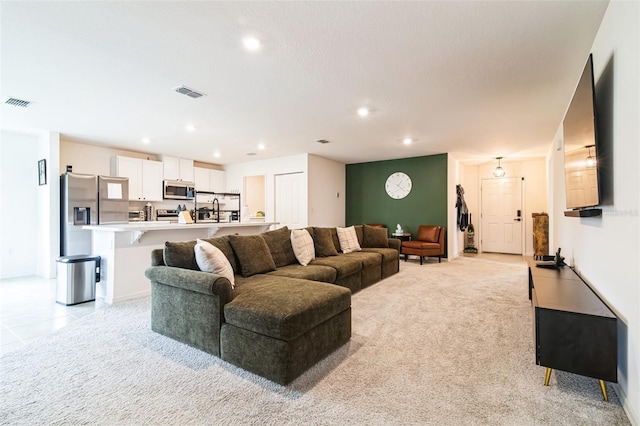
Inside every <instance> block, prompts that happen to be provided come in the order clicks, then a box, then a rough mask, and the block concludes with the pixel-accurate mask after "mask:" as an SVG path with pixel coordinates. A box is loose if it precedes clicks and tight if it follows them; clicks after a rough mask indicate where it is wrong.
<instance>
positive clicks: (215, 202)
mask: <svg viewBox="0 0 640 426" xmlns="http://www.w3.org/2000/svg"><path fill="white" fill-rule="evenodd" d="M213 216H214V217H215V218H216V222H220V201H218V199H217V198H214V199H213Z"/></svg>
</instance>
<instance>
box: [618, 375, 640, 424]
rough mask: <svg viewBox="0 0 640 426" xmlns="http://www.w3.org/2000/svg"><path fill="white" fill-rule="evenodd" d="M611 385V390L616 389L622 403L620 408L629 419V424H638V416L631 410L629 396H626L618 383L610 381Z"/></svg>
mask: <svg viewBox="0 0 640 426" xmlns="http://www.w3.org/2000/svg"><path fill="white" fill-rule="evenodd" d="M611 385H612V386H613V390H615V391H616V394H617V395H618V398H619V399H620V404H622V408H623V409H624V412H625V413H627V417H628V418H629V421H630V422H631V424H632V425H634V426H640V416H639V415H638V413H636V412H635V411H633V410H634V408H633V406H632V405H631V402H630V401H629V398H628V397H627V394H626V392H625V391H624V390H623V389H622V387H621V386H620V384H618V383H612V384H611Z"/></svg>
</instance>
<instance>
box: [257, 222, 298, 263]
mask: <svg viewBox="0 0 640 426" xmlns="http://www.w3.org/2000/svg"><path fill="white" fill-rule="evenodd" d="M261 235H262V238H264V240H265V241H266V242H267V246H269V251H270V252H271V257H272V258H273V262H274V263H275V264H276V268H280V267H281V266H286V265H292V264H294V263H298V261H297V260H296V256H295V254H294V253H293V246H292V245H291V230H289V228H288V227H286V226H285V227H283V228H280V229H276V230H275V231H267V232H263V233H262V234H261Z"/></svg>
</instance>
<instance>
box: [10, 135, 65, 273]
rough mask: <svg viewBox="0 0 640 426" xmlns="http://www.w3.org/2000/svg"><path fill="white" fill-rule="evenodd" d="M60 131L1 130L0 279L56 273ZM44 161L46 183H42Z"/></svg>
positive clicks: (58, 243)
mask: <svg viewBox="0 0 640 426" xmlns="http://www.w3.org/2000/svg"><path fill="white" fill-rule="evenodd" d="M59 137H60V136H59V134H58V133H50V132H33V133H17V132H9V131H2V132H0V278H11V277H20V276H29V275H39V276H42V277H45V278H52V277H54V276H55V259H56V258H57V257H58V256H59V255H60V253H59V251H60V250H59V247H60V242H59V241H60V240H59V231H58V229H59V212H58V205H59V202H58V199H59V194H60V192H59V191H60V186H59V184H58V182H59V180H58V149H59ZM41 159H45V160H46V166H47V169H46V171H47V184H46V185H42V186H41V185H39V184H38V161H39V160H41Z"/></svg>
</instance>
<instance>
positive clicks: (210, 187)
mask: <svg viewBox="0 0 640 426" xmlns="http://www.w3.org/2000/svg"><path fill="white" fill-rule="evenodd" d="M194 176H195V181H194V182H195V184H196V191H211V192H224V190H225V188H224V171H222V170H213V169H207V168H204V167H194Z"/></svg>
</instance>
